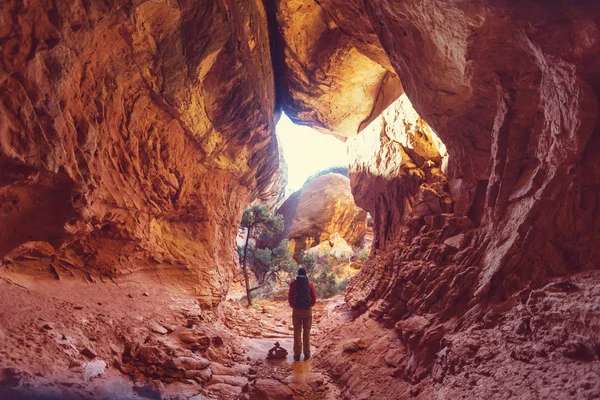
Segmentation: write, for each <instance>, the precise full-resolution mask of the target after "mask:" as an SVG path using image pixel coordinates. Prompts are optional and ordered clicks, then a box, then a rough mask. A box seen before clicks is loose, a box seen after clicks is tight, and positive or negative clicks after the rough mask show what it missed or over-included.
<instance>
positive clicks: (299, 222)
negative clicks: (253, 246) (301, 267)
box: [269, 173, 367, 258]
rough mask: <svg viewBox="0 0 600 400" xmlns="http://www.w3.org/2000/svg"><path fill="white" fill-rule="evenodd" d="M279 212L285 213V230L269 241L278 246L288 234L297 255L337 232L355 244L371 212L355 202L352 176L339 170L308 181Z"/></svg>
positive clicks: (363, 230)
mask: <svg viewBox="0 0 600 400" xmlns="http://www.w3.org/2000/svg"><path fill="white" fill-rule="evenodd" d="M277 213H278V214H281V215H283V218H284V230H283V232H282V233H281V234H279V235H277V236H275V237H274V238H272V239H271V240H270V241H269V245H270V246H276V245H277V244H278V243H279V242H280V241H281V240H282V239H285V238H287V239H289V240H290V243H291V246H292V250H293V252H294V256H295V257H296V258H297V257H298V256H299V255H300V253H301V252H302V250H304V249H308V248H311V247H314V246H316V245H318V244H319V243H321V242H323V241H327V240H328V239H329V237H330V236H331V235H332V234H334V233H338V234H339V236H341V237H342V238H343V239H344V240H345V241H346V242H348V243H349V244H351V245H352V244H355V243H357V242H358V241H359V240H360V239H361V238H362V237H363V236H364V234H365V232H366V229H367V213H366V212H365V211H364V210H362V209H361V208H359V207H357V206H356V204H355V203H354V198H353V197H352V193H351V192H350V180H349V179H348V178H346V177H345V176H343V175H340V174H337V173H328V174H326V175H322V176H319V177H317V178H315V179H313V180H310V181H308V182H307V183H306V184H304V186H302V188H301V189H300V190H298V191H297V192H295V193H294V194H292V195H291V196H290V197H288V199H287V200H286V201H285V202H284V203H283V205H282V206H281V207H280V208H279V210H277Z"/></svg>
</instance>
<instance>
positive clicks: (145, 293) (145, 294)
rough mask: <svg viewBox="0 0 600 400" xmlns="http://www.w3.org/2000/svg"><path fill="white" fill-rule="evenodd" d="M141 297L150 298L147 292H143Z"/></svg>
mask: <svg viewBox="0 0 600 400" xmlns="http://www.w3.org/2000/svg"><path fill="white" fill-rule="evenodd" d="M142 296H146V297H148V296H150V295H149V294H148V292H144V293H143V294H142Z"/></svg>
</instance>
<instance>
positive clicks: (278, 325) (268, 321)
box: [231, 301, 340, 400]
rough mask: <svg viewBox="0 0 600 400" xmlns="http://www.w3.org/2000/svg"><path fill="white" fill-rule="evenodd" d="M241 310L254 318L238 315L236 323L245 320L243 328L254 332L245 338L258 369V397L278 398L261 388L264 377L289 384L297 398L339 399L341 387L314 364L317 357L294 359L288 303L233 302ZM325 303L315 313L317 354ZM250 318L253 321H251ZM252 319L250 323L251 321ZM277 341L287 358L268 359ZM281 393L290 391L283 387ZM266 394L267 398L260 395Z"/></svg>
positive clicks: (248, 353) (252, 363) (248, 355)
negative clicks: (252, 304) (249, 305)
mask: <svg viewBox="0 0 600 400" xmlns="http://www.w3.org/2000/svg"><path fill="white" fill-rule="evenodd" d="M231 306H232V307H235V308H237V309H238V312H239V311H241V312H243V313H248V314H249V315H250V316H253V317H254V318H251V317H249V318H236V319H235V323H238V324H239V323H241V322H242V321H244V322H245V323H243V324H242V325H241V326H239V325H238V327H239V328H241V331H242V332H243V331H244V330H246V331H247V332H253V333H254V334H252V333H250V334H249V335H248V336H247V337H246V339H245V341H244V344H243V345H244V347H245V350H246V351H245V354H244V356H246V360H247V362H248V364H249V365H250V366H251V368H252V370H253V371H255V372H256V381H255V382H256V387H258V390H255V392H258V393H257V397H256V399H263V398H264V399H268V398H278V397H277V396H273V397H269V394H268V393H266V392H262V391H261V388H260V387H261V382H262V381H264V380H272V381H277V382H280V383H282V384H283V385H285V386H287V387H288V388H289V389H290V390H291V393H293V396H294V399H298V400H300V399H306V400H313V399H314V400H317V399H319V400H334V399H339V398H340V397H339V393H340V392H339V390H338V388H337V387H336V386H335V385H334V384H333V383H332V382H331V379H330V378H329V376H328V375H327V374H326V373H325V371H321V370H319V369H318V368H316V367H315V366H314V364H313V360H312V359H311V360H307V361H294V360H293V333H292V326H291V310H290V308H289V306H288V305H287V303H286V302H283V301H279V302H275V301H262V302H260V305H259V306H255V308H253V309H245V308H244V307H243V306H240V305H239V303H236V304H235V305H231ZM324 307H325V306H324V304H323V303H320V304H318V305H317V306H316V307H315V309H314V311H313V313H314V318H313V320H314V322H313V327H312V334H311V337H312V338H313V343H312V346H311V347H312V350H311V351H312V354H313V355H314V354H315V352H316V350H315V343H314V338H315V337H316V333H317V332H318V331H319V322H318V321H319V320H320V317H321V314H322V313H323V312H324V309H325V308H324ZM249 321H250V322H249ZM248 322H249V323H248ZM254 324H258V325H259V326H260V329H252V326H253V325H254ZM275 342H279V344H280V346H281V347H283V348H284V349H286V350H287V351H288V355H287V357H286V358H285V359H268V358H267V357H266V355H267V353H268V351H269V349H271V348H272V347H273V346H274V344H275ZM280 389H281V394H285V393H289V392H288V391H286V390H285V389H283V388H280ZM260 395H262V396H266V397H260Z"/></svg>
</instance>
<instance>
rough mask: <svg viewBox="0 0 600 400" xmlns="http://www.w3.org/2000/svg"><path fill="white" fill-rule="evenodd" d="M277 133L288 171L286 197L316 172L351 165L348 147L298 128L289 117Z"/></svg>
mask: <svg viewBox="0 0 600 400" xmlns="http://www.w3.org/2000/svg"><path fill="white" fill-rule="evenodd" d="M276 132H277V139H278V140H279V143H280V145H281V148H282V149H283V157H284V158H285V161H286V163H287V168H288V184H287V187H286V196H287V195H289V194H291V193H293V192H295V191H296V190H298V189H300V188H301V187H302V185H303V184H304V182H305V181H306V179H307V178H308V177H309V176H311V175H313V174H314V173H316V172H319V171H322V170H324V169H327V168H331V167H337V166H345V167H347V166H348V163H349V162H348V152H347V150H346V144H345V143H343V142H342V141H341V140H339V139H336V138H335V137H333V136H331V135H326V134H324V133H321V132H318V131H316V130H314V129H312V128H309V127H308V126H302V125H296V124H294V123H293V122H292V121H291V120H290V119H289V118H288V116H287V115H285V114H282V116H281V118H280V119H279V122H278V123H277V128H276Z"/></svg>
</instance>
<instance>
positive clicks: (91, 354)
mask: <svg viewBox="0 0 600 400" xmlns="http://www.w3.org/2000/svg"><path fill="white" fill-rule="evenodd" d="M80 353H81V354H82V355H84V356H86V357H87V358H89V359H90V360H93V359H94V358H96V357H97V356H98V354H96V352H95V351H94V350H92V349H90V348H89V347H84V349H83V350H81V352H80Z"/></svg>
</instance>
